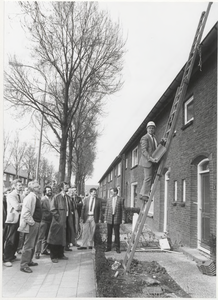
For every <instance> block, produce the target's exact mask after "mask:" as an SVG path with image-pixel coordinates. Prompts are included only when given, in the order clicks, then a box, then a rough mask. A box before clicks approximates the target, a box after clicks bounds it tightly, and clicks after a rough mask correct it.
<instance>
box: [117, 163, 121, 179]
mask: <svg viewBox="0 0 218 300" xmlns="http://www.w3.org/2000/svg"><path fill="white" fill-rule="evenodd" d="M120 175H121V162H119V163H118V165H117V177H118V176H120Z"/></svg>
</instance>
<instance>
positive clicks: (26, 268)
mask: <svg viewBox="0 0 218 300" xmlns="http://www.w3.org/2000/svg"><path fill="white" fill-rule="evenodd" d="M20 270H21V271H22V272H25V273H32V272H33V271H32V270H31V269H30V268H29V267H25V268H22V269H20Z"/></svg>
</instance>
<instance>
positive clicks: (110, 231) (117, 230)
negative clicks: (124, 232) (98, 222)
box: [107, 216, 120, 250]
mask: <svg viewBox="0 0 218 300" xmlns="http://www.w3.org/2000/svg"><path fill="white" fill-rule="evenodd" d="M113 229H114V235H115V240H114V245H115V247H116V249H120V224H114V216H112V224H108V223H107V249H110V250H111V245H112V234H113Z"/></svg>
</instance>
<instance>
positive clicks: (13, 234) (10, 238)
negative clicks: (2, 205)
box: [3, 221, 19, 262]
mask: <svg viewBox="0 0 218 300" xmlns="http://www.w3.org/2000/svg"><path fill="white" fill-rule="evenodd" d="M18 227H19V221H18V222H17V223H15V224H6V225H5V229H4V257H3V260H4V262H8V261H12V260H13V259H14V255H15V252H16V251H17V246H18V243H19V232H18V231H17V229H18Z"/></svg>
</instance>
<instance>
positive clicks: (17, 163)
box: [11, 134, 27, 177]
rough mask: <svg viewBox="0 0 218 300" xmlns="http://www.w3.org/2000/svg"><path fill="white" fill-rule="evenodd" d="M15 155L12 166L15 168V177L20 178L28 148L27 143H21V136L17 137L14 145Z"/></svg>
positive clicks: (12, 158) (12, 157) (13, 154)
mask: <svg viewBox="0 0 218 300" xmlns="http://www.w3.org/2000/svg"><path fill="white" fill-rule="evenodd" d="M12 148H13V153H12V156H11V164H12V166H13V167H14V168H15V176H16V177H18V173H19V171H20V170H21V169H22V167H23V166H24V156H25V152H26V148H27V144H26V143H21V142H20V140H19V135H18V134H17V135H16V138H15V139H14V141H13V143H12Z"/></svg>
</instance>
